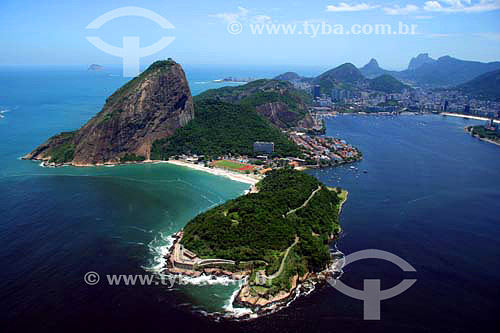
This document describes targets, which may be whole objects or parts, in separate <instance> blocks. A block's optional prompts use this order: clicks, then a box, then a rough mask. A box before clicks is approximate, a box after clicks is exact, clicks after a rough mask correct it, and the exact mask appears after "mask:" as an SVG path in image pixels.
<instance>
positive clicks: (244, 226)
mask: <svg viewBox="0 0 500 333" xmlns="http://www.w3.org/2000/svg"><path fill="white" fill-rule="evenodd" d="M257 187H258V189H259V192H258V193H252V194H247V195H244V196H241V197H239V198H237V199H234V200H230V201H228V202H226V203H225V204H222V205H220V206H218V207H215V208H212V209H210V210H209V211H207V212H205V213H202V214H200V215H198V216H197V217H195V218H194V219H192V220H191V221H190V222H189V223H188V224H187V225H186V227H185V228H184V236H183V238H182V243H183V245H184V246H185V247H186V248H188V249H190V250H192V251H194V252H195V253H197V254H198V255H199V256H200V257H203V258H224V259H232V260H235V261H236V262H237V264H241V262H243V261H245V262H253V263H255V265H254V270H265V271H266V274H271V273H273V272H276V271H277V270H278V269H279V266H280V264H281V261H282V259H283V257H284V253H285V252H286V250H287V249H288V248H289V247H290V246H291V245H292V244H294V241H295V240H297V241H298V242H297V244H296V245H295V246H294V247H293V248H291V249H290V251H289V253H288V256H287V257H286V258H285V260H286V261H285V266H284V270H283V272H282V274H279V276H278V277H276V278H275V279H273V280H272V281H268V282H269V283H268V285H267V287H266V288H270V292H271V293H275V292H277V291H279V290H283V289H284V288H285V286H288V287H287V288H288V289H289V283H290V278H291V277H292V276H294V275H297V274H299V275H301V276H302V275H304V274H305V273H306V272H308V271H319V270H322V269H324V268H325V265H326V264H327V263H328V262H329V261H330V254H329V251H328V243H329V239H330V236H331V235H332V234H334V233H335V232H336V231H338V230H339V226H338V208H339V204H340V198H339V196H338V193H337V192H336V191H330V190H328V189H327V188H326V187H324V186H323V185H322V184H321V183H320V182H319V181H318V180H316V179H315V178H314V177H312V176H310V175H307V174H305V173H303V172H299V171H295V170H293V169H279V170H273V171H271V172H269V173H268V175H267V177H266V178H264V179H263V180H262V181H260V182H259V183H258V184H257ZM318 187H319V190H318ZM315 190H317V191H316V192H314V191H315ZM313 192H314V195H313ZM308 199H309V201H307V200H308ZM299 207H300V208H299Z"/></svg>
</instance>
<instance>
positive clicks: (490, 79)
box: [457, 69, 500, 101]
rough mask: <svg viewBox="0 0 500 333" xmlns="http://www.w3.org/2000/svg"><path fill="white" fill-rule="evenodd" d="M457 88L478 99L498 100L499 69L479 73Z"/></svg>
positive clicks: (499, 97)
mask: <svg viewBox="0 0 500 333" xmlns="http://www.w3.org/2000/svg"><path fill="white" fill-rule="evenodd" d="M457 89H459V90H461V91H462V92H464V93H466V94H469V95H471V96H474V97H477V98H479V99H489V100H493V101H500V69H499V70H496V71H493V72H488V73H485V74H483V75H480V76H478V77H476V78H475V79H473V80H471V81H469V82H467V83H464V84H462V85H460V86H458V87H457Z"/></svg>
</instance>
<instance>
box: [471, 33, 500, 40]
mask: <svg viewBox="0 0 500 333" xmlns="http://www.w3.org/2000/svg"><path fill="white" fill-rule="evenodd" d="M473 35H474V36H478V37H481V38H484V39H488V40H495V41H500V33H499V32H478V33H475V34H473Z"/></svg>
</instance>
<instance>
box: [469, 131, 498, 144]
mask: <svg viewBox="0 0 500 333" xmlns="http://www.w3.org/2000/svg"><path fill="white" fill-rule="evenodd" d="M465 133H467V134H469V135H470V136H472V137H473V138H476V139H478V140H481V141H483V142H488V143H492V144H494V145H497V146H500V142H498V141H494V140H490V139H486V138H481V137H480V136H479V135H474V134H472V131H469V130H468V129H467V127H465Z"/></svg>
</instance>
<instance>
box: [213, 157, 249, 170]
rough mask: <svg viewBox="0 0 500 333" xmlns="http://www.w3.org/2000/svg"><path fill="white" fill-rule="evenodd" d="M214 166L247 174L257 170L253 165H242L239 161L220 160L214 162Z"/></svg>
mask: <svg viewBox="0 0 500 333" xmlns="http://www.w3.org/2000/svg"><path fill="white" fill-rule="evenodd" d="M212 165H213V166H215V167H217V168H222V169H229V170H232V171H238V172H243V173H244V172H245V171H247V170H248V171H253V170H255V166H253V165H251V164H246V163H241V162H237V161H229V160H219V161H214V162H212Z"/></svg>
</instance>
